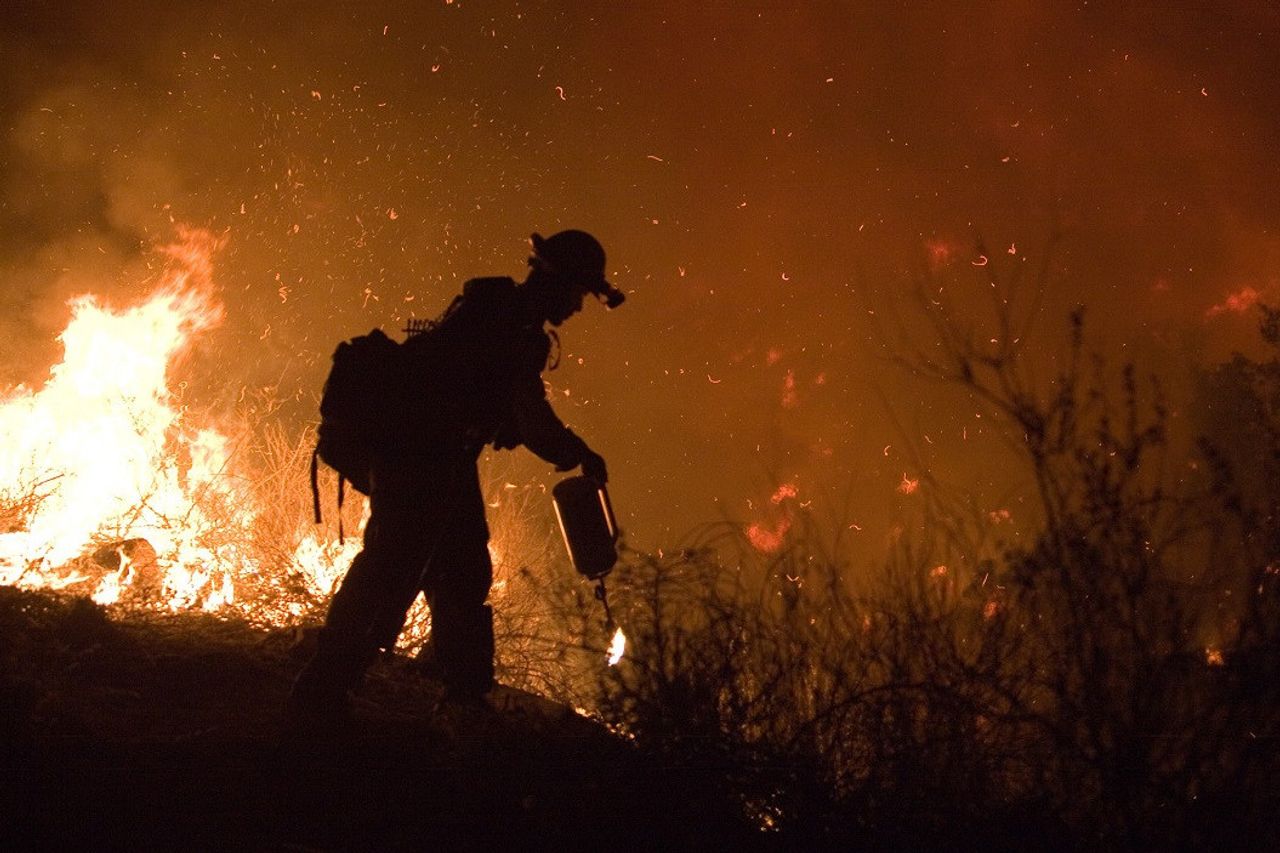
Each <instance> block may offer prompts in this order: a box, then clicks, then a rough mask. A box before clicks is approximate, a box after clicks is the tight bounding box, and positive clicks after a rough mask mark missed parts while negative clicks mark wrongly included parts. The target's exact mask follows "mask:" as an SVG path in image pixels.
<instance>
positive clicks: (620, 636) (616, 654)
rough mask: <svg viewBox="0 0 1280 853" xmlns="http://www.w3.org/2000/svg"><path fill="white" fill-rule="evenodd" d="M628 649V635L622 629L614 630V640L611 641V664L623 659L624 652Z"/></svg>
mask: <svg viewBox="0 0 1280 853" xmlns="http://www.w3.org/2000/svg"><path fill="white" fill-rule="evenodd" d="M626 650H627V635H626V634H624V633H622V629H621V628H619V629H618V630H616V631H614V632H613V640H612V642H610V643H609V666H613V665H614V664H616V663H617V662H618V661H620V660H622V653H623V652H625V651H626Z"/></svg>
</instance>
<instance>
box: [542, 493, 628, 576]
mask: <svg viewBox="0 0 1280 853" xmlns="http://www.w3.org/2000/svg"><path fill="white" fill-rule="evenodd" d="M551 499H552V505H553V506H554V507H555V510H556V519H557V520H558V521H559V522H560V532H561V533H562V534H563V535H564V544H565V548H567V549H568V551H569V559H570V560H572V561H573V567H574V568H575V569H577V570H578V572H579V573H580V574H582V575H585V576H586V577H588V578H590V579H591V580H596V579H597V578H603V577H604V576H605V575H607V574H609V571H610V570H611V569H612V568H613V565H614V563H616V562H618V549H617V542H618V523H617V521H616V520H615V519H614V517H613V506H612V505H611V504H610V503H609V492H608V490H607V489H605V487H604V486H603V485H602V484H600V483H597V482H596V481H595V480H592V479H591V478H590V477H568V478H566V479H564V480H561V481H560V482H559V483H556V485H555V487H554V488H552V489H551Z"/></svg>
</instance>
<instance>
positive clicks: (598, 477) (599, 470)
mask: <svg viewBox="0 0 1280 853" xmlns="http://www.w3.org/2000/svg"><path fill="white" fill-rule="evenodd" d="M580 464H581V465H582V475H583V476H584V477H590V478H591V479H592V480H595V481H596V482H597V483H599V484H600V485H602V486H603V485H604V484H605V483H607V482H609V471H608V469H607V468H606V467H605V464H604V457H603V456H601V455H600V454H599V453H596V452H595V451H594V450H591V449H589V448H588V449H587V450H585V451H583V453H582V461H581V463H580Z"/></svg>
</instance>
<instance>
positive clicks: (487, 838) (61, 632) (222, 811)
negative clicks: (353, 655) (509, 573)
mask: <svg viewBox="0 0 1280 853" xmlns="http://www.w3.org/2000/svg"><path fill="white" fill-rule="evenodd" d="M299 639H300V637H299V635H298V634H297V632H294V631H279V630H276V631H267V630H262V629H259V628H255V627H253V626H250V625H247V624H245V623H241V622H232V621H224V620H220V619H216V618H213V617H210V616H204V615H165V616H158V615H147V616H139V615H136V614H134V615H123V614H114V613H111V614H109V613H108V612H107V611H106V610H104V609H103V608H100V607H98V606H96V605H94V604H93V603H92V602H90V601H88V600H87V599H84V598H73V597H69V596H62V595H58V594H54V593H47V592H30V591H22V590H17V589H13V588H7V587H0V708H3V710H2V711H0V715H2V716H0V736H2V737H0V743H3V746H0V750H2V751H3V752H2V754H0V765H2V766H3V769H4V773H3V782H2V783H0V784H2V785H3V789H2V790H0V802H3V803H4V804H5V809H6V810H10V811H11V814H9V815H5V816H4V817H5V825H6V827H7V832H6V835H7V836H8V837H9V839H10V841H13V840H15V839H22V840H23V841H24V842H25V843H26V844H27V845H29V846H32V847H37V846H39V847H47V846H57V847H63V848H68V847H69V848H84V847H94V848H102V847H134V848H137V847H141V846H142V845H147V846H148V847H152V848H156V847H161V848H173V847H181V848H184V849H190V848H192V847H196V848H205V847H220V848H224V849H225V848H233V849H263V848H267V849H293V850H313V849H318V850H328V849H346V848H368V849H388V848H398V847H409V846H413V847H424V846H446V847H451V848H457V847H473V846H474V847H479V846H489V845H490V844H492V843H494V842H508V843H514V844H520V845H521V846H526V847H528V846H539V847H541V846H546V845H549V844H552V843H569V844H572V845H574V846H586V845H591V846H599V847H602V848H604V847H609V848H636V847H647V848H659V847H662V848H667V847H677V848H678V847H689V846H692V845H694V844H703V843H706V842H709V841H718V842H722V843H723V842H732V841H734V840H735V839H736V840H738V841H741V840H743V839H742V838H741V837H739V836H740V835H741V833H743V832H744V830H743V829H742V827H741V826H740V825H739V824H738V823H737V821H736V819H735V818H734V817H732V816H731V815H732V814H733V812H732V810H731V809H728V808H722V807H719V806H716V805H714V804H713V803H712V802H709V801H708V798H707V797H706V796H703V795H701V794H699V793H698V792H699V791H702V790H704V787H703V785H702V782H701V781H700V779H699V774H698V773H697V772H694V771H692V770H689V769H682V768H680V767H671V766H666V767H657V766H653V765H652V764H651V763H649V762H646V761H645V760H644V759H643V758H641V757H640V756H639V755H638V754H637V753H636V751H635V750H633V749H632V748H631V747H630V746H629V744H628V743H627V742H626V741H625V740H623V739H621V738H618V737H616V736H614V735H612V734H610V733H609V732H608V731H607V730H606V729H605V728H603V727H602V726H600V725H599V724H597V723H595V722H593V721H590V720H588V719H585V718H583V717H581V716H579V715H578V714H576V713H574V712H573V711H572V710H570V709H567V708H563V707H560V706H556V705H553V704H552V703H549V702H547V701H545V700H542V699H539V698H538V697H534V696H531V695H530V694H524V693H519V692H517V691H514V690H510V689H506V688H500V690H499V691H498V694H497V696H496V700H497V701H496V702H495V705H496V706H497V707H496V708H495V709H494V710H487V709H462V708H457V707H452V706H449V705H443V704H441V703H440V688H439V686H438V685H435V684H433V683H432V682H430V681H427V680H424V679H421V678H419V677H418V676H416V675H415V674H414V673H413V672H412V671H411V668H410V667H409V666H408V665H407V663H406V662H405V661H404V660H402V659H395V660H389V661H384V662H380V663H379V664H378V665H377V666H376V667H375V668H374V670H373V671H372V673H371V675H370V679H369V683H368V685H367V688H366V690H365V691H364V692H363V694H362V696H361V698H360V700H359V702H358V704H357V707H356V709H355V713H354V715H353V719H351V720H350V721H347V722H344V723H342V724H340V725H332V726H328V727H324V728H317V729H314V730H311V731H302V730H298V729H296V728H294V727H292V726H290V725H289V724H288V723H287V722H286V719H285V716H284V714H283V710H282V709H283V705H284V701H285V698H286V695H287V693H288V688H289V684H290V683H291V680H292V678H293V676H294V674H295V673H296V671H297V669H298V668H299V666H300V664H301V660H300V658H301V654H300V653H299V651H298V649H299V647H300V643H299ZM717 815H719V817H717ZM15 830H16V831H15ZM6 846H8V844H7V845H6Z"/></svg>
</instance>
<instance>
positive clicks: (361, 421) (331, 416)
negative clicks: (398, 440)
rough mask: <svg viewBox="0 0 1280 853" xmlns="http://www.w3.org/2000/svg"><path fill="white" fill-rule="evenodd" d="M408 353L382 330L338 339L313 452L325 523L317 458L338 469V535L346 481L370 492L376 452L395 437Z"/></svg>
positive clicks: (316, 504) (316, 505)
mask: <svg viewBox="0 0 1280 853" xmlns="http://www.w3.org/2000/svg"><path fill="white" fill-rule="evenodd" d="M405 373H406V370H405V358H404V356H403V354H402V349H401V344H399V343H397V342H396V341H393V340H391V338H389V337H387V336H386V334H384V333H383V332H382V330H381V329H374V330H372V331H371V332H369V333H368V334H365V335H359V336H357V337H354V338H352V339H350V340H347V341H343V342H342V343H340V344H338V348H337V349H335V350H334V352H333V366H332V367H330V368H329V376H328V378H327V379H325V383H324V390H323V391H322V392H321V394H320V426H319V428H318V429H317V438H316V448H315V451H314V452H313V453H312V454H311V497H312V507H313V509H314V510H315V519H316V524H319V523H320V488H319V484H318V482H317V468H318V463H319V462H323V463H324V464H326V465H328V466H329V467H330V468H332V469H333V470H334V471H337V472H338V512H339V517H338V537H339V539H341V538H342V517H341V512H342V502H343V498H344V492H345V485H346V484H347V483H350V484H351V485H352V486H353V487H354V488H355V490H356V491H358V492H360V493H361V494H365V495H367V494H369V469H370V466H371V465H372V462H373V457H374V454H375V453H376V452H377V450H378V449H379V448H381V447H384V446H386V444H387V443H388V442H390V441H392V440H394V439H395V437H396V435H397V425H398V422H399V420H400V419H399V412H398V406H397V402H398V401H399V400H402V399H403V398H404V390H405V388H404V386H405V383H406V381H407V378H406V376H405Z"/></svg>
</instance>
